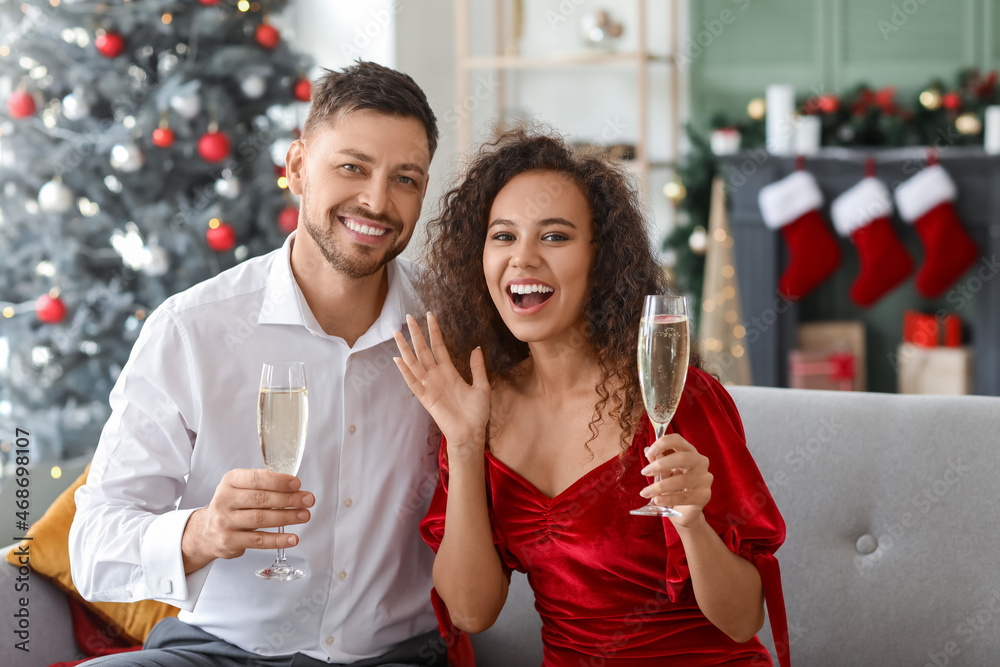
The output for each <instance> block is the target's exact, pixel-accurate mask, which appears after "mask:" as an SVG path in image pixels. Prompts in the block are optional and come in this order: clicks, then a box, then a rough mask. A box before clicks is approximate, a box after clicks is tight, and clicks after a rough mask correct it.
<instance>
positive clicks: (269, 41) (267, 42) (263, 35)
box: [257, 23, 281, 49]
mask: <svg viewBox="0 0 1000 667" xmlns="http://www.w3.org/2000/svg"><path fill="white" fill-rule="evenodd" d="M280 41H281V33H279V32H278V29H277V28H275V27H274V26H273V25H270V24H268V23H261V24H260V25H259V26H257V43H258V44H260V45H261V46H263V47H264V48H265V49H273V48H274V47H276V46H277V45H278V42H280Z"/></svg>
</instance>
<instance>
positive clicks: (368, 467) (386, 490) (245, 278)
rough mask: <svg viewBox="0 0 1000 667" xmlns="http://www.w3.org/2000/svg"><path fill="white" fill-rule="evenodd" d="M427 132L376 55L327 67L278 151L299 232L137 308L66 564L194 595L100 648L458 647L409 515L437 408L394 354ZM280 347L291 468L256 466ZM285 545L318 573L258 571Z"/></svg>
mask: <svg viewBox="0 0 1000 667" xmlns="http://www.w3.org/2000/svg"><path fill="white" fill-rule="evenodd" d="M436 144H437V126H436V120H435V117H434V114H433V112H432V111H431V109H430V108H429V106H428V104H427V100H426V97H425V96H424V94H423V92H422V91H421V90H420V88H419V87H418V86H417V85H416V84H415V83H414V82H413V80H412V79H411V78H410V77H408V76H406V75H404V74H401V73H399V72H396V71H394V70H391V69H388V68H385V67H382V66H380V65H376V64H374V63H357V64H356V65H354V66H352V67H349V68H347V69H345V70H343V71H342V72H328V73H327V75H326V76H325V77H323V78H322V79H321V80H320V81H318V82H316V84H315V85H314V86H313V102H312V106H311V108H310V112H309V116H308V119H307V121H306V124H305V127H304V131H303V135H302V138H301V140H299V141H296V142H294V143H293V145H292V146H291V148H290V149H289V151H288V156H287V160H286V167H287V176H288V182H289V189H291V191H292V192H294V193H295V194H297V195H300V196H301V205H300V228H299V230H298V231H297V232H295V233H293V234H292V235H290V236H289V238H288V240H287V241H286V243H285V245H284V246H283V247H282V248H281V249H279V250H276V251H274V252H272V253H269V254H267V255H265V256H263V257H258V258H254V259H251V260H249V261H247V262H244V263H243V264H241V265H239V266H237V267H235V268H233V269H231V270H229V271H226V272H224V273H222V274H220V275H218V276H216V277H215V278H212V279H210V280H207V281H205V282H204V283H201V284H200V285H196V286H195V287H193V288H191V289H189V290H187V291H185V292H182V293H181V294H178V295H175V296H174V297H172V298H170V299H168V300H167V301H166V302H164V303H163V305H161V306H160V307H159V308H158V309H157V310H156V311H155V312H154V313H153V314H152V315H151V316H150V318H149V320H148V321H147V322H146V324H145V326H144V327H143V330H142V334H141V336H140V337H139V339H138V341H137V342H136V344H135V347H134V349H133V350H132V355H131V358H130V359H129V362H128V364H127V365H126V366H125V368H124V370H123V371H122V374H121V377H120V378H119V379H118V382H117V384H116V385H115V388H114V390H113V392H112V394H111V405H112V408H113V414H112V416H111V419H110V420H109V422H108V424H107V426H106V427H105V429H104V432H103V434H102V436H101V441H100V445H99V446H98V450H97V453H96V455H95V457H94V461H93V464H92V467H91V470H90V475H89V479H88V481H87V484H86V485H85V486H83V487H81V488H80V490H79V491H77V494H76V503H77V514H76V518H75V520H74V522H73V527H72V530H71V532H70V553H71V559H72V571H73V579H74V582H75V583H76V586H77V588H78V589H79V590H80V592H81V594H82V595H83V596H84V597H85V598H87V599H90V600H111V601H129V600H139V599H145V598H153V599H157V600H162V601H165V602H168V603H170V604H172V605H175V606H177V607H180V608H181V609H182V612H181V614H180V615H179V620H174V619H168V620H166V621H163V622H161V623H160V624H159V625H158V626H157V627H156V628H155V629H154V630H153V632H152V633H151V634H150V636H149V638H148V639H147V642H146V646H145V650H143V651H141V652H138V653H129V654H124V655H123V656H112V657H110V658H100V659H97V660H96V661H93V662H92V663H91V664H94V663H100V664H101V665H110V664H116V665H117V664H130V665H131V664H138V665H168V666H172V665H203V664H213V665H237V664H248V663H250V664H254V665H275V666H286V665H296V666H298V665H311V664H316V665H320V664H322V665H328V664H346V665H352V666H365V667H368V666H369V665H387V664H392V665H400V664H405V665H443V664H445V663H446V655H445V654H446V650H445V648H444V645H443V643H442V641H441V638H440V635H439V634H438V632H437V630H436V627H437V624H436V620H435V616H434V612H433V609H432V607H431V604H430V590H431V586H432V582H431V565H432V560H433V554H432V553H431V551H430V550H429V549H427V547H426V545H424V544H423V542H422V540H421V538H420V535H419V532H418V527H417V526H418V522H419V520H420V519H421V518H422V516H423V514H424V511H425V510H426V507H427V504H428V503H429V500H430V493H429V492H428V489H433V479H434V476H435V470H434V467H435V457H434V456H433V455H432V452H431V446H430V444H429V441H428V435H429V430H428V429H429V427H430V419H429V417H428V416H427V415H426V413H425V412H424V410H423V408H422V407H421V406H420V404H419V402H418V401H417V400H416V399H415V398H413V396H412V395H411V394H410V392H409V390H407V388H406V386H405V384H404V383H403V381H402V380H401V379H400V377H399V373H398V372H397V371H396V369H395V368H393V363H392V357H393V355H394V354H395V345H394V343H393V341H392V333H393V331H394V330H397V329H401V328H402V325H403V322H404V318H405V316H406V313H407V312H410V311H415V310H416V309H417V308H419V306H418V303H417V301H416V297H415V295H414V292H413V286H412V281H413V279H414V278H415V276H414V273H413V268H412V267H411V266H410V264H409V263H408V262H406V261H405V260H402V259H396V257H397V255H398V254H399V253H400V252H401V251H402V250H403V249H404V248H405V247H406V244H407V242H408V241H409V240H410V237H411V235H412V234H413V229H414V226H415V225H416V222H417V218H418V217H419V215H420V208H421V204H422V202H423V198H424V195H425V192H426V189H427V179H428V168H429V166H430V161H431V157H432V156H433V154H434V150H435V148H436ZM281 359H296V360H300V361H303V362H304V363H305V367H306V375H307V382H308V391H309V425H308V437H307V440H306V445H305V452H304V454H303V457H302V464H301V466H300V468H299V474H298V477H293V476H291V475H284V474H279V473H273V472H269V471H267V470H263V469H262V468H263V459H262V455H261V449H260V444H259V441H258V437H257V431H256V406H257V399H258V388H259V378H260V372H261V366H262V363H263V362H265V361H273V360H281ZM428 480H430V483H429V484H428ZM274 508H283V509H274ZM279 526H287V532H285V533H284V534H283V535H281V534H279V533H277V532H276V531H274V530H273V529H275V528H276V527H279ZM261 529H268V530H261ZM278 547H288V548H289V550H288V557H289V558H290V559H293V560H295V561H296V562H297V563H298V564H302V565H304V566H305V568H306V569H307V570H308V571H309V576H308V577H307V578H305V579H300V580H297V581H283V582H273V581H265V580H263V579H260V578H258V577H256V576H255V574H254V572H255V570H257V569H258V568H260V567H263V566H265V565H267V564H269V563H270V562H271V561H272V560H273V559H274V550H275V549H276V548H278ZM157 647H160V648H157ZM166 647H169V651H168V650H167V649H166Z"/></svg>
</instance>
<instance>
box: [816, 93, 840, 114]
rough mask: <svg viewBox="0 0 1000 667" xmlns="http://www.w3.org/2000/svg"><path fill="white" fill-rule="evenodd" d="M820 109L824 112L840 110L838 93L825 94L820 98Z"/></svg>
mask: <svg viewBox="0 0 1000 667" xmlns="http://www.w3.org/2000/svg"><path fill="white" fill-rule="evenodd" d="M819 110H820V111H822V112H823V113H837V111H839V110H840V100H839V99H838V98H837V96H836V95H823V96H821V97H820V98H819Z"/></svg>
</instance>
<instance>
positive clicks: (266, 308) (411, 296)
mask: <svg viewBox="0 0 1000 667" xmlns="http://www.w3.org/2000/svg"><path fill="white" fill-rule="evenodd" d="M296 234H298V232H297V231H294V232H292V233H291V234H289V235H288V238H287V239H285V243H284V245H282V247H281V248H280V249H279V251H278V253H277V254H276V255H275V258H274V262H272V264H271V271H270V273H269V274H268V278H267V287H266V289H265V291H264V303H263V305H262V306H261V310H260V314H259V315H258V317H257V323H258V324H292V325H298V326H304V327H306V328H307V329H309V330H310V331H311V332H313V333H315V334H317V335H321V336H326V335H327V334H326V333H325V332H324V331H323V329H322V327H320V326H319V323H318V322H317V320H316V318H315V316H314V315H313V314H312V311H311V310H310V309H309V304H308V303H306V300H305V296H304V295H303V294H302V290H300V289H299V286H298V283H296V282H295V276H294V274H293V273H292V262H291V248H292V243H293V242H294V237H295V235H296ZM402 262H406V260H399V259H394V260H392V261H390V262H389V263H388V264H387V265H386V271H387V275H388V280H389V290H388V291H387V292H386V295H385V301H384V302H383V303H382V311H381V312H380V313H379V316H378V319H376V320H375V322H374V324H372V326H371V327H369V329H368V331H366V332H365V333H364V334H363V335H362V336H361V338H359V339H358V340H357V342H356V343H355V344H354V348H353V349H355V350H360V349H364V348H367V347H372V346H374V345H378V344H379V343H382V342H384V341H386V340H389V339H391V338H392V333H393V331H402V330H403V326H404V325H405V324H406V315H407V313H408V312H409V310H410V309H412V307H413V305H415V304H416V303H417V297H416V291H415V289H414V286H413V283H412V282H411V280H410V276H409V275H407V271H406V270H405V269H404V267H403V266H402V265H401V263H402ZM410 314H411V315H414V316H415V317H418V318H419V315H420V314H419V313H410Z"/></svg>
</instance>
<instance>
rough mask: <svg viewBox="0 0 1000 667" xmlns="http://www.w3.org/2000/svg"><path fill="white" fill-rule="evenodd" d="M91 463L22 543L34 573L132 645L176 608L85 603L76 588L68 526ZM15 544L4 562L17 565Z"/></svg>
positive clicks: (152, 602) (151, 602)
mask: <svg viewBox="0 0 1000 667" xmlns="http://www.w3.org/2000/svg"><path fill="white" fill-rule="evenodd" d="M89 470H90V466H89V465H88V466H87V468H86V469H85V470H84V471H83V474H82V475H80V477H79V478H77V480H76V481H75V482H73V484H71V485H70V487H69V488H68V489H66V490H65V491H63V493H62V495H60V496H59V497H58V498H57V499H56V500H55V502H54V503H52V505H51V506H50V507H49V509H48V511H46V512H45V514H44V515H42V518H41V519H39V520H38V521H36V522H35V523H34V524H33V525H32V526H31V528H30V529H29V530H28V534H27V537H30V538H32V539H31V540H24V541H23V542H21V545H20V546H21V547H27V549H28V552H29V561H30V567H31V570H32V572H33V573H36V574H41V575H43V576H45V577H47V578H49V579H50V580H51V581H52V582H53V583H55V584H56V585H57V586H59V587H60V588H61V589H63V590H64V591H66V592H67V593H70V594H71V595H73V596H74V597H75V598H76V599H78V600H80V601H81V602H83V603H84V604H85V605H86V607H87V608H88V609H90V610H92V611H93V612H94V613H95V614H97V615H98V616H99V617H100V618H101V619H102V620H104V621H105V622H106V623H111V624H113V626H115V628H120V630H118V631H120V632H121V634H122V636H123V637H124V638H125V639H127V640H129V641H130V642H132V643H133V644H141V643H142V642H143V641H145V639H146V635H148V634H149V631H150V630H152V629H153V626H154V625H156V624H157V623H158V622H160V620H162V619H164V618H166V617H168V616H176V615H177V612H178V611H179V610H178V609H177V608H176V607H172V606H170V605H168V604H165V603H163V602H156V601H155V600H141V601H138V602H88V601H86V600H84V599H83V598H82V597H81V596H80V594H79V593H77V591H76V587H75V586H74V585H73V577H72V575H71V574H70V568H69V529H70V526H71V525H72V523H73V515H74V514H75V513H76V501H75V500H74V498H73V494H74V493H75V492H76V490H77V489H78V488H80V486H82V485H83V484H84V483H85V482H86V481H87V472H88V471H89ZM18 551H19V549H18V547H15V548H13V549H11V550H10V551H9V552H7V562H9V563H11V564H12V565H19V564H20V563H19V562H18V559H19V557H22V556H19V553H18Z"/></svg>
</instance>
